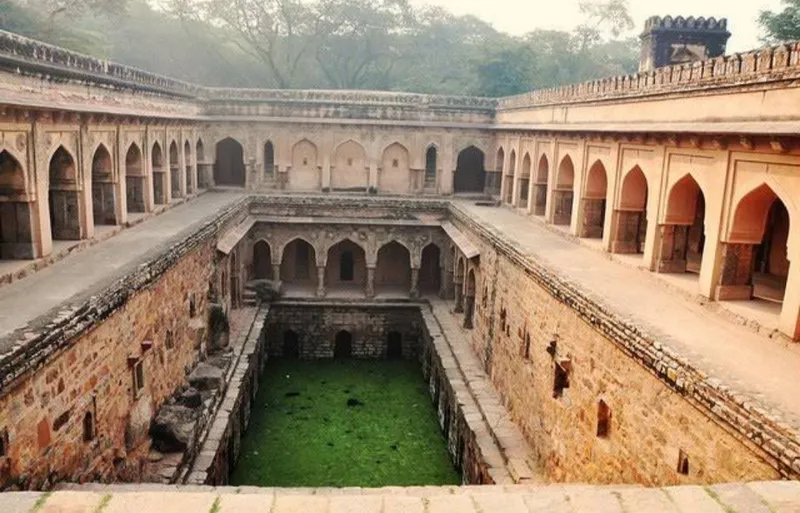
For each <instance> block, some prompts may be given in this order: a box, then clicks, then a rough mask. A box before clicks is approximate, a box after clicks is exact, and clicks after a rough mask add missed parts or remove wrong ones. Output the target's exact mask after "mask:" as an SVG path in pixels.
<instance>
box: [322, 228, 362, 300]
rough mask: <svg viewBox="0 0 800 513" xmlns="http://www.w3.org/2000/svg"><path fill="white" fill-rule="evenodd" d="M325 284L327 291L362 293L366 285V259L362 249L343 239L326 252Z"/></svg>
mask: <svg viewBox="0 0 800 513" xmlns="http://www.w3.org/2000/svg"><path fill="white" fill-rule="evenodd" d="M325 284H326V285H327V287H328V290H329V291H335V290H336V289H339V290H352V291H364V290H365V286H366V285H367V259H366V254H365V253H364V249H363V248H362V247H361V246H359V245H358V244H356V243H355V242H353V241H351V240H349V239H345V240H343V241H341V242H339V243H338V244H335V245H334V246H332V247H331V248H330V249H329V250H328V261H327V264H326V267H325Z"/></svg>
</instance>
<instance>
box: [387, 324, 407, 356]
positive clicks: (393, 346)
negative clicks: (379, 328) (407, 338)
mask: <svg viewBox="0 0 800 513" xmlns="http://www.w3.org/2000/svg"><path fill="white" fill-rule="evenodd" d="M386 357H387V358H388V359H389V360H400V359H402V358H403V335H402V334H401V333H400V332H399V331H390V332H389V335H388V340H387V344H386Z"/></svg>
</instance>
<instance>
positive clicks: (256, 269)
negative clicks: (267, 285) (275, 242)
mask: <svg viewBox="0 0 800 513" xmlns="http://www.w3.org/2000/svg"><path fill="white" fill-rule="evenodd" d="M253 277H254V278H255V279H257V280H271V279H273V276H272V251H271V250H270V247H269V244H267V243H266V241H263V240H260V241H258V242H256V243H255V244H254V245H253Z"/></svg>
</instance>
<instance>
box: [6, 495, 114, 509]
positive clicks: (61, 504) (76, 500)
mask: <svg viewBox="0 0 800 513" xmlns="http://www.w3.org/2000/svg"><path fill="white" fill-rule="evenodd" d="M110 498H111V494H102V493H92V492H70V491H64V492H56V493H54V494H52V495H51V496H50V497H48V498H47V502H45V503H44V505H43V506H42V507H41V508H39V509H38V510H37V513H84V512H85V513H94V511H95V510H96V509H97V508H98V507H100V505H101V503H104V502H105V503H107V502H109V499H110ZM1 509H2V508H0V510H1Z"/></svg>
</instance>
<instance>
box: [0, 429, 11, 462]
mask: <svg viewBox="0 0 800 513" xmlns="http://www.w3.org/2000/svg"><path fill="white" fill-rule="evenodd" d="M8 449H9V448H8V430H6V429H2V430H0V458H5V457H6V456H8Z"/></svg>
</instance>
